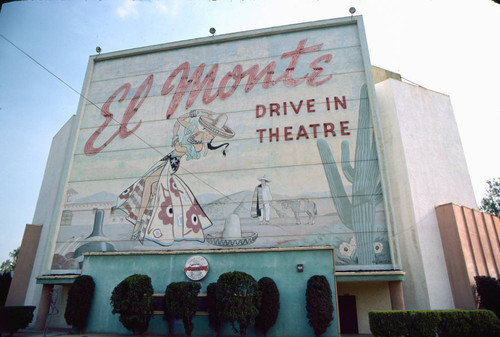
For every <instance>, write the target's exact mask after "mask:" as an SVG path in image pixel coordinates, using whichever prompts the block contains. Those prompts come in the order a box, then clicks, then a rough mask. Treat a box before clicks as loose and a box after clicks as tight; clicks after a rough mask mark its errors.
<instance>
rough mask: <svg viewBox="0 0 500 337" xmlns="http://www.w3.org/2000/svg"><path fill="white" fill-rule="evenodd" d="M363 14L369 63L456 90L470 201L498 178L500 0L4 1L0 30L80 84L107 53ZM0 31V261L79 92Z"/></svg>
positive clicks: (18, 234) (30, 209)
mask: <svg viewBox="0 0 500 337" xmlns="http://www.w3.org/2000/svg"><path fill="white" fill-rule="evenodd" d="M351 6H354V7H356V9H357V12H356V15H358V14H359V15H363V18H364V22H365V29H366V34H367V38H368V47H369V52H370V58H371V61H372V64H373V65H376V66H379V67H382V68H385V69H388V70H391V71H395V72H398V73H400V74H401V75H402V76H403V77H404V78H405V79H408V80H411V81H412V82H415V83H418V84H419V85H422V86H423V87H426V88H428V89H432V90H435V91H438V92H442V93H444V94H447V95H449V96H450V97H451V101H452V104H453V108H454V111H455V117H456V121H457V124H458V128H459V131H460V136H461V139H462V144H463V147H464V151H465V155H466V159H467V164H468V166H469V170H470V174H471V179H472V183H473V185H474V190H475V193H476V199H477V200H480V199H481V197H482V196H483V194H484V191H485V187H486V184H485V181H486V180H487V179H491V178H494V177H500V156H499V155H498V153H499V150H498V128H499V126H500V104H499V103H498V100H497V96H498V88H499V85H498V79H500V62H499V61H498V60H500V44H499V43H498V32H500V5H497V4H495V3H494V2H492V1H490V0H474V1H472V0H471V1H466V0H454V1H452V0H440V1H432V0H422V1H418V2H416V1H408V0H397V1H396V0H393V1H389V0H378V1H373V0H351V1H344V0H335V1H333V0H300V1H298V0H283V1H279V0H217V1H212V0H196V1H195V0H178V1H176V0H164V1H162V0H150V1H147V0H143V1H141V0H136V1H130V0H127V1H126V0H100V1H99V0H86V1H85V0H72V1H69V0H52V1H49V0H46V1H43V0H38V1H37V0H35V1H15V2H10V3H7V4H4V5H3V6H2V10H1V12H0V34H2V36H3V37H5V38H6V39H8V40H9V41H11V42H12V43H14V44H15V45H16V46H17V47H19V48H20V49H22V50H23V51H24V52H25V53H27V54H29V55H30V56H31V57H33V58H34V59H35V60H36V61H37V62H39V63H40V64H41V65H43V67H45V68H46V69H48V70H50V72H52V73H53V74H55V75H56V76H57V77H59V78H60V79H61V80H63V81H64V82H65V83H67V84H68V85H69V86H71V87H72V88H73V89H75V90H77V91H80V90H81V88H82V85H83V81H84V76H85V71H86V68H87V63H88V58H89V55H93V54H95V53H96V52H95V48H96V46H100V47H101V48H102V51H103V52H111V51H117V50H123V49H129V48H136V47H142V46H148V45H154V44H161V43H167V42H173V41H179V40H186V39H192V38H198V37H203V36H208V35H209V32H208V31H209V28H210V27H215V28H216V29H217V34H219V35H220V34H226V33H232V32H238V31H244V30H250V29H257V28H266V27H272V26H279V25H283V24H292V23H300V22H307V21H315V20H321V19H329V18H335V17H344V16H348V15H350V14H349V11H348V10H349V7H351ZM3 37H1V36H0V69H1V70H0V137H1V139H2V141H1V142H0V160H1V166H0V173H1V177H2V178H3V184H2V189H1V190H0V191H1V194H0V200H1V202H0V213H1V214H2V215H3V216H2V217H1V218H0V229H1V231H2V235H1V236H0V262H1V261H4V260H5V259H7V258H8V253H9V252H10V251H12V250H13V249H15V248H17V247H18V246H19V245H20V243H21V239H22V235H23V232H24V226H25V224H27V223H31V222H32V219H33V213H34V210H35V207H36V202H37V199H38V193H39V190H40V185H41V182H42V178H43V174H44V170H45V164H46V161H47V156H48V152H49V149H50V143H51V141H52V137H53V136H54V135H55V134H56V133H57V131H58V130H59V129H60V128H61V127H62V126H63V124H64V123H65V122H66V121H67V120H68V119H69V118H70V117H71V116H72V115H73V114H75V113H76V112H77V107H78V101H79V99H80V97H79V95H78V94H77V93H75V92H74V91H73V90H72V89H70V88H68V86H66V85H65V84H64V83H62V82H61V81H60V80H59V79H57V78H56V77H55V76H54V75H52V74H50V73H49V72H48V71H47V70H45V69H43V68H42V67H41V66H40V65H38V64H37V63H35V62H34V61H33V60H31V59H30V58H28V57H27V56H26V55H24V54H23V53H22V52H21V51H19V50H18V49H16V48H15V47H14V46H13V45H12V44H10V43H9V42H8V41H7V40H6V39H4V38H3Z"/></svg>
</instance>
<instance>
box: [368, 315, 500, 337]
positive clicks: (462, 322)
mask: <svg viewBox="0 0 500 337" xmlns="http://www.w3.org/2000/svg"><path fill="white" fill-rule="evenodd" d="M369 320H370V330H371V332H372V334H373V336H374V337H400V336H405V337H435V336H436V333H437V334H438V335H439V337H499V336H500V320H499V319H498V318H497V317H496V316H495V314H494V313H493V312H492V311H489V310H393V311H370V313H369Z"/></svg>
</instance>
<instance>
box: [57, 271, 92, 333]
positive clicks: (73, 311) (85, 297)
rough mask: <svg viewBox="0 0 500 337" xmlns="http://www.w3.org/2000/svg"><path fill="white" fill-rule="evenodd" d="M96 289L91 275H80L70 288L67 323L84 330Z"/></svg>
mask: <svg viewBox="0 0 500 337" xmlns="http://www.w3.org/2000/svg"><path fill="white" fill-rule="evenodd" d="M94 289H95V282H94V279H93V278H92V276H89V275H80V276H78V277H77V278H76V279H75V282H73V284H72V285H71V288H70V289H69V292H68V301H67V304H66V310H65V312H64V318H65V319H66V323H68V324H69V325H72V326H74V327H75V328H77V329H78V331H82V330H83V329H84V328H85V326H86V325H87V319H88V317H89V313H90V308H91V306H92V299H93V298H94Z"/></svg>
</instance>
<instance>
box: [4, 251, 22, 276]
mask: <svg viewBox="0 0 500 337" xmlns="http://www.w3.org/2000/svg"><path fill="white" fill-rule="evenodd" d="M19 248H20V247H18V248H16V249H14V250H13V251H11V252H10V253H9V256H10V257H11V258H12V260H11V259H7V260H5V261H3V262H2V264H1V265H0V272H1V273H6V272H8V273H10V272H12V271H14V269H16V263H17V257H18V255H19Z"/></svg>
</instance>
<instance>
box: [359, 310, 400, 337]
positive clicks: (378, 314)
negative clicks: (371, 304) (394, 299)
mask: <svg viewBox="0 0 500 337" xmlns="http://www.w3.org/2000/svg"><path fill="white" fill-rule="evenodd" d="M368 318H369V322H370V331H371V333H372V334H373V336H374V337H395V336H407V335H408V328H409V326H410V316H409V315H408V312H407V311H404V310H393V311H370V312H369V313H368Z"/></svg>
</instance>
